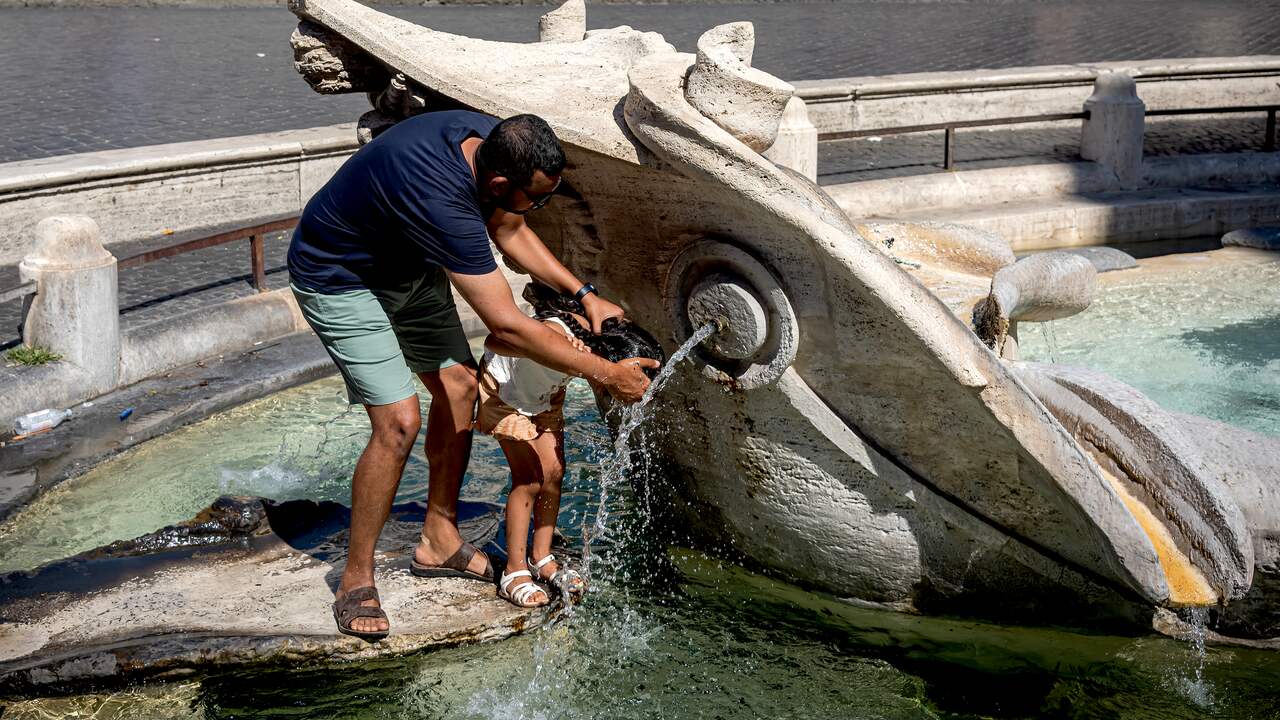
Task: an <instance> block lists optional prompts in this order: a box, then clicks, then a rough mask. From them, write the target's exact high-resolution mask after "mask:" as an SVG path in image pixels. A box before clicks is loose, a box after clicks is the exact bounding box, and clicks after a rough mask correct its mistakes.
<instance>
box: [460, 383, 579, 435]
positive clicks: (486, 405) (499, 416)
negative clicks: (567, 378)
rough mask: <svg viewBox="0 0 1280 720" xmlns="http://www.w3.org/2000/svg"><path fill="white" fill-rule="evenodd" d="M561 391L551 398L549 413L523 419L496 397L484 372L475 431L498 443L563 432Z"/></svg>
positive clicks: (521, 414) (496, 389) (495, 391)
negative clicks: (491, 437) (490, 436)
mask: <svg viewBox="0 0 1280 720" xmlns="http://www.w3.org/2000/svg"><path fill="white" fill-rule="evenodd" d="M564 395H565V391H564V389H561V390H560V392H558V393H556V394H555V395H553V396H551V409H550V410H547V411H546V412H541V413H538V414H537V415H525V414H523V413H521V412H520V411H519V410H516V409H515V408H513V407H511V406H510V405H508V404H506V403H505V402H503V401H502V398H500V397H498V381H497V380H495V379H494V378H493V376H492V375H490V374H489V371H488V370H487V369H486V370H484V371H483V372H481V373H480V407H479V409H478V410H477V411H476V430H478V431H479V432H482V433H484V434H485V435H492V436H494V437H495V438H497V439H499V440H526V441H527V440H534V439H537V437H538V436H539V435H541V434H543V433H548V432H561V431H563V430H564Z"/></svg>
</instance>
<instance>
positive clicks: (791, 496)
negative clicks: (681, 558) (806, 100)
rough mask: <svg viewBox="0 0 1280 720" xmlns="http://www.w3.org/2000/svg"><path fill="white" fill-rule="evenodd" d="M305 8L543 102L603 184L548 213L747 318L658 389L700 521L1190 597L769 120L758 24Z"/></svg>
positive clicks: (635, 312)
mask: <svg viewBox="0 0 1280 720" xmlns="http://www.w3.org/2000/svg"><path fill="white" fill-rule="evenodd" d="M301 7H302V9H303V10H304V12H305V13H306V14H307V15H308V16H309V17H312V18H314V19H317V20H318V21H320V22H323V23H324V24H326V25H327V26H329V27H331V28H334V29H335V30H337V31H338V32H339V33H341V34H343V35H344V36H347V37H349V38H352V39H354V40H356V41H357V43H358V44H360V45H361V47H363V48H365V49H366V50H368V51H369V52H371V53H372V54H374V55H376V56H377V57H379V58H380V59H381V60H383V62H385V63H387V64H388V65H390V66H393V67H397V68H400V69H402V70H403V71H404V72H405V73H406V75H407V76H409V77H410V78H411V79H413V80H415V81H417V82H419V83H421V84H422V85H424V86H425V87H428V88H431V89H432V90H433V91H436V92H439V93H441V94H443V95H446V96H448V97H450V98H452V99H454V100H455V101H459V102H464V103H466V104H468V105H470V106H472V107H477V108H479V109H482V110H484V111H486V112H491V113H493V114H496V115H499V116H507V115H510V114H514V113H517V112H536V113H538V114H541V115H543V116H544V117H545V118H546V119H547V120H548V122H549V123H550V124H551V125H552V127H553V128H554V129H555V130H556V132H557V134H558V135H559V136H560V137H561V139H562V140H563V141H564V142H565V145H566V153H567V155H568V159H569V165H568V171H567V175H568V176H569V177H570V178H571V179H572V182H573V186H574V188H575V189H576V190H577V191H578V193H579V194H580V197H575V198H573V199H572V200H571V201H568V202H564V203H552V205H551V206H550V207H549V208H548V209H547V210H546V211H544V212H542V213H538V214H537V215H536V216H534V215H531V216H530V218H529V221H530V223H531V225H533V226H534V229H535V230H536V231H537V232H538V233H539V235H540V236H541V237H542V238H543V239H544V240H545V241H546V242H547V243H548V245H549V247H551V249H552V250H553V251H554V252H557V253H558V255H559V256H560V257H561V258H562V259H563V260H564V261H565V262H566V264H567V265H568V266H569V267H570V268H571V269H573V270H574V271H575V272H577V273H579V274H581V275H583V276H585V277H590V278H591V279H592V280H593V282H595V283H596V284H597V285H598V286H599V287H600V288H601V290H602V292H604V293H605V294H606V295H608V296H611V297H614V298H617V299H618V300H620V301H621V302H622V303H623V304H624V305H625V306H626V307H627V309H628V314H629V315H631V316H632V317H634V318H635V319H636V320H637V321H638V322H639V323H641V324H642V325H644V326H645V327H649V328H652V329H654V330H655V331H657V334H658V335H660V336H662V337H663V338H664V341H665V340H669V341H670V342H673V343H674V342H680V341H681V340H683V339H684V338H686V337H688V334H689V333H691V332H692V331H693V329H694V326H695V324H696V323H697V322H699V321H704V320H708V319H717V320H718V319H721V318H722V319H724V320H725V321H727V322H728V323H729V324H730V325H732V324H733V323H734V322H735V321H736V322H737V323H739V324H740V325H741V326H742V327H741V328H738V329H734V328H732V327H729V328H728V329H726V330H722V333H724V337H723V339H721V338H716V339H715V340H713V341H712V342H711V343H709V344H708V345H707V346H705V347H703V348H701V349H699V350H698V352H697V353H696V358H697V360H698V362H699V364H700V365H701V368H700V369H701V370H702V372H701V373H696V374H695V373H684V374H679V375H677V376H676V378H675V379H674V380H673V381H672V385H670V386H669V388H671V389H669V390H667V391H665V392H664V394H662V395H661V396H660V397H659V398H657V399H655V401H654V402H655V403H658V404H660V405H661V408H660V415H661V416H662V417H663V418H664V419H665V421H666V422H664V423H663V426H664V427H663V428H652V430H653V431H654V435H655V437H653V441H654V443H655V447H656V448H657V449H658V450H659V452H660V453H661V454H662V456H663V460H664V463H665V464H666V465H667V466H668V467H669V469H670V471H671V473H672V475H673V476H674V477H676V478H680V479H681V480H682V482H680V483H678V484H677V487H676V489H677V495H678V496H679V497H680V498H682V499H683V501H684V503H685V507H686V508H687V509H692V510H693V512H692V514H691V517H693V518H694V519H695V522H694V524H695V525H696V526H698V527H701V528H702V529H704V530H706V531H708V532H711V533H714V534H717V535H718V536H719V537H721V538H725V539H729V540H731V541H732V542H733V543H734V544H735V545H737V546H738V547H739V548H740V549H741V550H742V551H743V552H745V553H747V554H749V555H751V556H752V557H753V558H755V559H756V560H758V561H759V562H761V563H762V564H763V565H764V566H765V567H767V568H769V569H771V570H772V571H774V572H777V573H780V574H784V575H786V576H788V577H792V578H795V579H798V580H801V581H804V582H806V583H811V584H815V585H818V586H821V587H826V588H830V589H832V590H834V591H837V592H839V593H841V594H842V595H845V596H848V597H852V598H855V599H859V600H864V601H868V602H875V603H879V604H882V605H885V606H888V607H896V608H908V607H914V608H917V609H922V610H926V611H944V610H946V609H947V608H951V609H956V608H963V609H964V610H965V611H974V612H998V608H997V609H995V610H993V608H992V605H999V604H1001V603H996V602H994V601H995V599H997V598H999V599H1001V600H1004V601H1005V602H1004V603H1003V604H1004V605H1017V604H1019V603H1020V602H1021V601H1023V600H1025V599H1027V598H1030V597H1038V598H1040V599H1041V600H1043V599H1045V598H1054V599H1055V600H1056V602H1057V603H1058V604H1060V605H1067V606H1070V608H1071V609H1072V610H1073V611H1081V610H1082V609H1083V608H1085V607H1089V606H1096V607H1098V608H1100V609H1101V608H1105V611H1106V612H1111V613H1118V614H1123V613H1124V610H1122V609H1121V608H1123V607H1125V606H1127V605H1128V603H1129V602H1130V600H1131V599H1132V598H1141V599H1142V600H1143V602H1145V603H1151V604H1164V603H1169V602H1171V600H1172V596H1171V591H1170V584H1169V578H1168V577H1167V575H1166V572H1165V569H1164V568H1163V567H1162V565H1161V560H1160V556H1159V555H1158V554H1157V550H1156V547H1155V545H1153V540H1152V539H1151V538H1150V537H1149V536H1148V535H1147V534H1146V532H1145V530H1144V529H1143V525H1142V524H1141V523H1140V522H1139V519H1138V517H1137V516H1135V512H1137V511H1136V510H1131V509H1130V507H1131V506H1130V505H1128V504H1126V503H1127V500H1126V499H1125V498H1122V497H1121V495H1120V493H1119V491H1118V490H1117V488H1116V486H1114V485H1113V484H1112V483H1111V482H1110V480H1108V479H1107V477H1104V472H1103V470H1102V469H1101V468H1100V467H1099V465H1098V463H1097V462H1096V461H1095V460H1094V459H1093V458H1092V457H1091V456H1090V454H1089V452H1088V451H1087V450H1086V448H1085V447H1083V446H1082V445H1081V444H1080V442H1079V441H1078V440H1077V439H1076V438H1075V437H1074V436H1073V435H1072V434H1071V433H1070V432H1069V431H1068V429H1067V428H1065V427H1063V425H1062V424H1061V423H1060V422H1059V421H1058V420H1057V419H1056V418H1055V417H1054V415H1053V414H1052V413H1051V412H1050V410H1049V409H1047V408H1046V407H1045V406H1044V404H1043V403H1042V402H1041V401H1040V400H1039V399H1037V398H1036V397H1035V396H1034V395H1033V394H1032V393H1031V392H1030V391H1029V390H1028V389H1027V388H1026V386H1025V385H1024V384H1023V383H1022V382H1021V381H1019V379H1018V378H1017V377H1016V375H1015V374H1014V372H1013V371H1012V370H1011V369H1010V368H1009V367H1007V366H1006V365H1005V364H1004V363H1003V362H1002V361H1001V360H1000V359H999V358H998V357H997V356H996V355H995V354H993V353H992V352H990V351H989V350H988V349H987V348H986V347H984V346H983V345H982V343H981V341H980V340H979V339H978V338H977V337H976V336H975V335H974V334H973V332H972V331H970V330H969V329H968V328H967V327H966V326H965V325H964V324H963V323H962V322H961V321H960V320H958V319H957V317H956V316H955V315H954V314H953V312H952V310H951V309H949V308H948V307H947V306H946V305H945V304H944V303H943V302H941V301H940V300H939V298H938V297H937V296H936V295H934V294H932V293H931V292H930V291H929V289H928V288H927V287H925V286H924V285H923V284H921V282H919V281H917V279H915V278H913V277H912V276H911V275H909V274H908V273H907V271H906V270H904V269H903V268H904V266H903V265H902V264H900V263H898V262H895V260H894V258H891V257H888V256H887V255H886V253H885V252H883V250H882V249H880V248H877V247H875V246H874V245H873V244H872V243H871V242H868V241H867V240H866V239H864V238H863V237H862V236H861V235H860V234H859V233H858V231H857V230H856V229H855V228H854V227H853V226H852V225H851V224H850V222H849V220H848V217H847V216H846V214H845V212H843V211H842V210H841V208H840V207H839V206H837V205H836V204H835V202H833V201H832V198H831V197H829V196H828V195H827V194H826V193H825V192H823V191H822V190H820V189H818V188H817V187H815V186H814V185H812V183H809V182H807V181H806V180H805V179H803V178H802V177H801V176H798V174H797V173H795V172H793V171H789V170H786V169H782V168H779V167H778V166H777V165H775V164H773V163H772V162H770V161H769V160H768V159H766V158H764V157H762V156H761V155H760V154H759V151H758V145H759V143H757V142H756V140H755V139H753V138H764V137H766V136H768V135H770V134H771V133H772V132H773V130H769V129H768V128H767V126H768V124H769V123H770V122H772V121H771V120H770V118H772V117H775V111H774V110H771V108H775V107H776V108H777V110H776V113H778V114H780V112H781V109H782V105H783V103H785V99H786V97H789V95H785V93H782V92H781V85H780V84H774V83H773V82H771V81H768V82H766V81H764V80H762V81H761V82H759V83H757V84H755V85H754V86H753V85H751V82H754V81H753V78H758V76H756V75H754V73H755V72H756V71H751V72H750V73H747V72H746V70H749V60H750V57H749V53H750V47H751V44H750V36H749V34H747V33H746V30H745V28H743V27H741V26H722V27H721V28H718V29H716V30H713V31H712V32H710V33H708V34H707V35H704V38H703V40H704V42H702V43H700V48H699V50H700V52H699V54H698V56H696V57H695V56H690V55H688V54H681V53H676V52H674V51H672V50H670V49H669V47H668V46H666V45H665V43H662V42H661V40H660V39H658V38H655V37H652V36H648V35H641V34H638V33H635V32H634V31H631V30H630V29H621V28H620V29H615V30H612V31H600V32H591V33H587V36H586V39H585V40H583V41H581V42H577V43H556V44H541V45H537V46H536V53H530V48H531V47H532V46H521V45H513V44H507V43H483V42H481V41H475V40H468V39H466V38H458V37H456V36H446V35H443V34H441V33H434V32H432V31H428V30H425V29H424V28H418V27H415V26H412V25H410V24H408V23H403V22H402V21H398V20H395V19H392V18H388V17H386V16H382V15H380V14H378V13H376V12H375V11H372V10H369V9H368V8H364V7H362V6H359V5H355V4H353V3H351V2H349V0H307V2H306V3H305V5H303V6H301ZM596 43H599V44H596ZM464 49H465V50H466V51H467V52H464ZM597 55H598V56H599V57H597ZM477 56H479V57H484V58H485V59H486V61H487V62H488V63H489V64H488V65H480V64H478V63H477V62H475V60H474V58H475V57H477ZM492 58H502V59H503V61H504V62H501V63H493V61H492ZM586 58H590V67H586V66H584V62H585V60H586ZM495 66H497V67H501V68H502V72H498V71H496V70H494V69H493V68H494V67H495ZM726 69H727V70H728V72H727V74H725V75H724V78H725V79H724V82H723V83H720V84H719V85H717V83H716V82H711V80H713V79H715V78H716V73H721V72H726ZM695 75H697V76H700V79H698V81H697V82H694V78H695ZM730 81H732V82H730ZM717 82H718V81H717ZM588 83H589V87H587V86H584V85H586V84H588ZM704 93H705V95H704ZM784 95H785V97H784ZM566 96H572V97H574V98H575V100H576V102H575V103H572V104H569V103H564V102H563V101H562V98H563V97H566ZM551 98H554V99H555V101H554V102H553V101H552V100H551ZM731 107H732V108H733V111H732V112H730V110H729V109H730V108H731ZM744 138H745V139H744ZM1068 175H1069V173H1068ZM1076 179H1077V180H1078V179H1079V178H1076ZM1067 180H1068V181H1069V180H1070V178H1067ZM1111 182H1114V181H1111ZM1007 252H1008V250H1007V247H1006V248H1003V249H1001V248H999V247H998V245H994V246H993V247H991V248H990V250H989V251H987V252H977V253H975V254H974V255H973V256H971V257H970V258H969V261H970V262H973V261H974V258H977V259H978V261H979V262H980V263H986V264H988V265H991V266H997V274H998V273H999V272H1004V271H1007V270H1011V269H1013V267H1016V266H1012V267H1008V268H1004V269H1003V270H1000V269H999V268H1003V267H1004V266H1003V264H1002V259H1003V258H1002V256H1004V253H1007ZM1064 257H1065V258H1066V259H1063V260H1061V264H1062V265H1063V266H1064V267H1067V268H1069V269H1070V272H1069V273H1068V274H1067V275H1068V276H1070V277H1072V278H1075V277H1077V276H1079V277H1083V276H1085V275H1087V276H1088V279H1089V280H1090V281H1091V280H1092V277H1093V273H1094V269H1093V266H1092V265H1091V264H1090V263H1089V262H1088V261H1087V260H1085V259H1083V258H1079V257H1075V256H1064ZM1038 262H1044V261H1038ZM1034 265H1035V263H1032V264H1031V265H1029V266H1028V267H1033V266H1034ZM956 274H957V275H959V274H960V273H956ZM969 277H974V275H969ZM1011 286H1012V287H1016V288H1017V289H1018V290H1019V295H1021V293H1023V292H1025V293H1027V295H1026V299H1025V302H1024V307H1022V308H1018V302H1017V301H1016V299H1011V301H1010V302H1009V303H1008V308H1007V313H1011V314H1013V315H1017V316H1020V317H1027V318H1033V317H1036V316H1039V315H1042V314H1043V313H1044V312H1049V313H1050V314H1052V313H1056V312H1061V311H1062V307H1063V306H1062V305H1061V304H1058V305H1057V306H1056V307H1055V306H1054V303H1053V302H1051V303H1049V306H1048V307H1049V310H1045V309H1044V307H1045V306H1044V304H1043V303H1041V302H1040V301H1039V300H1038V297H1040V296H1038V295H1037V294H1038V293H1045V294H1046V295H1045V297H1047V296H1049V295H1051V294H1052V293H1051V292H1049V291H1047V290H1046V289H1045V288H1043V287H1041V286H1037V285H1035V284H1029V285H1028V284H1023V285H1019V284H1017V283H1013V284H1012V285H1011ZM1055 302H1056V301H1055ZM762 317H763V323H764V326H765V327H766V328H767V330H766V331H765V332H763V333H761V332H760V327H761V318H762ZM762 336H763V337H762ZM742 355H748V356H749V357H747V358H745V359H744V358H739V357H737V356H742ZM1188 497H1190V496H1188ZM1144 501H1146V502H1151V504H1152V505H1157V503H1155V502H1154V501H1153V500H1151V499H1150V498H1140V499H1138V500H1136V501H1135V502H1137V506H1136V507H1141V508H1142V510H1143V513H1144V517H1145V515H1146V514H1152V513H1154V514H1155V515H1157V516H1159V519H1162V521H1164V522H1174V521H1175V520H1176V518H1170V517H1169V516H1168V515H1169V514H1170V513H1171V512H1173V511H1170V512H1166V510H1165V509H1164V508H1161V507H1159V506H1156V507H1152V508H1148V507H1147V506H1145V505H1143V504H1142V503H1143V502H1144ZM1188 502H1190V503H1191V505H1192V507H1191V509H1190V512H1205V513H1211V512H1213V511H1214V508H1213V506H1212V505H1205V507H1203V508H1202V507H1200V506H1198V505H1196V504H1195V503H1194V501H1193V500H1189V501H1188ZM1221 532H1222V530H1221V528H1219V527H1218V526H1216V525H1215V526H1213V532H1211V533H1209V535H1210V536H1212V537H1214V538H1218V539H1221V536H1220V535H1218V534H1214V533H1221ZM1220 544H1222V545H1223V546H1224V547H1225V542H1223V543H1220ZM1204 552H1205V553H1206V554H1213V553H1217V552H1225V553H1228V556H1227V557H1224V558H1218V557H1214V558H1213V559H1212V562H1211V563H1210V562H1206V565H1207V566H1208V567H1207V569H1206V573H1207V574H1209V575H1214V573H1215V572H1216V571H1217V570H1222V573H1223V574H1222V577H1223V578H1225V579H1226V580H1230V579H1231V576H1230V573H1229V572H1227V571H1228V570H1229V569H1230V568H1231V567H1233V566H1232V562H1233V560H1234V559H1235V558H1233V557H1232V556H1230V555H1229V552H1230V549H1229V548H1226V549H1222V548H1219V549H1214V548H1207V549H1206V550H1205V551H1204ZM1237 569H1238V568H1237ZM1214 577H1215V578H1217V577H1218V576H1217V575H1214ZM1084 578H1088V579H1087V580H1084ZM1223 585H1224V588H1223V592H1224V593H1227V594H1233V593H1234V594H1235V596H1238V591H1239V585H1238V584H1235V585H1233V584H1231V583H1230V582H1225V581H1224V583H1223ZM1064 587H1070V588H1071V589H1070V590H1068V591H1064V590H1063V588H1064ZM1020 593H1021V594H1020ZM1120 597H1125V598H1129V599H1130V600H1117V598H1120ZM1089 598H1092V599H1089ZM1041 607H1043V603H1041ZM1056 607H1057V606H1056V605H1055V608H1056ZM1055 617H1060V616H1055Z"/></svg>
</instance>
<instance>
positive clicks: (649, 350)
mask: <svg viewBox="0 0 1280 720" xmlns="http://www.w3.org/2000/svg"><path fill="white" fill-rule="evenodd" d="M523 296H524V299H525V300H527V301H528V302H529V304H530V305H532V306H533V310H534V316H533V317H534V319H535V320H546V319H548V318H558V319H559V320H560V321H561V322H563V323H564V324H565V325H568V326H569V330H570V331H571V332H572V333H573V334H574V335H575V336H576V337H577V338H578V339H579V340H581V341H582V343H583V344H584V345H586V346H587V347H588V348H590V349H591V352H593V353H595V354H596V355H599V356H600V357H602V358H604V359H605V360H608V361H609V362H618V361H620V360H625V359H627V358H632V357H642V358H652V359H654V360H657V361H658V362H665V361H666V359H667V356H666V353H664V352H662V346H661V345H659V344H658V341H657V339H655V338H654V337H653V335H651V334H650V333H649V332H648V331H647V330H645V329H644V328H642V327H640V326H639V325H637V324H635V323H634V322H632V321H630V320H628V319H626V318H609V319H608V320H605V321H604V323H602V324H601V327H600V334H599V335H597V334H596V333H593V332H591V328H588V327H583V326H582V324H581V323H579V322H578V320H577V318H575V317H573V316H574V315H582V316H585V315H586V314H587V311H586V308H584V307H583V306H582V303H581V302H579V301H577V300H574V299H573V298H572V297H570V296H568V295H564V294H562V293H558V292H556V291H555V290H552V289H551V288H549V287H547V286H546V285H542V284H540V283H529V284H528V285H525V286H524V293H523ZM644 372H645V374H646V375H648V376H649V378H650V379H652V378H653V377H654V376H656V375H657V374H658V371H657V370H654V369H649V368H645V371H644Z"/></svg>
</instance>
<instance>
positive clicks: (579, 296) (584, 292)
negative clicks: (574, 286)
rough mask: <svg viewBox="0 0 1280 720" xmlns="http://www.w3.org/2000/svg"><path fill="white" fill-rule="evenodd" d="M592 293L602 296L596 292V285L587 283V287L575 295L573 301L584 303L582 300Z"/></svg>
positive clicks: (583, 287)
mask: <svg viewBox="0 0 1280 720" xmlns="http://www.w3.org/2000/svg"><path fill="white" fill-rule="evenodd" d="M591 293H596V294H597V295H599V294H600V293H598V292H596V286H595V285H592V284H591V283H587V284H586V285H583V286H582V288H581V289H580V290H578V292H576V293H574V294H573V299H574V300H577V301H578V302H582V298H584V297H586V296H588V295H590V294H591Z"/></svg>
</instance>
